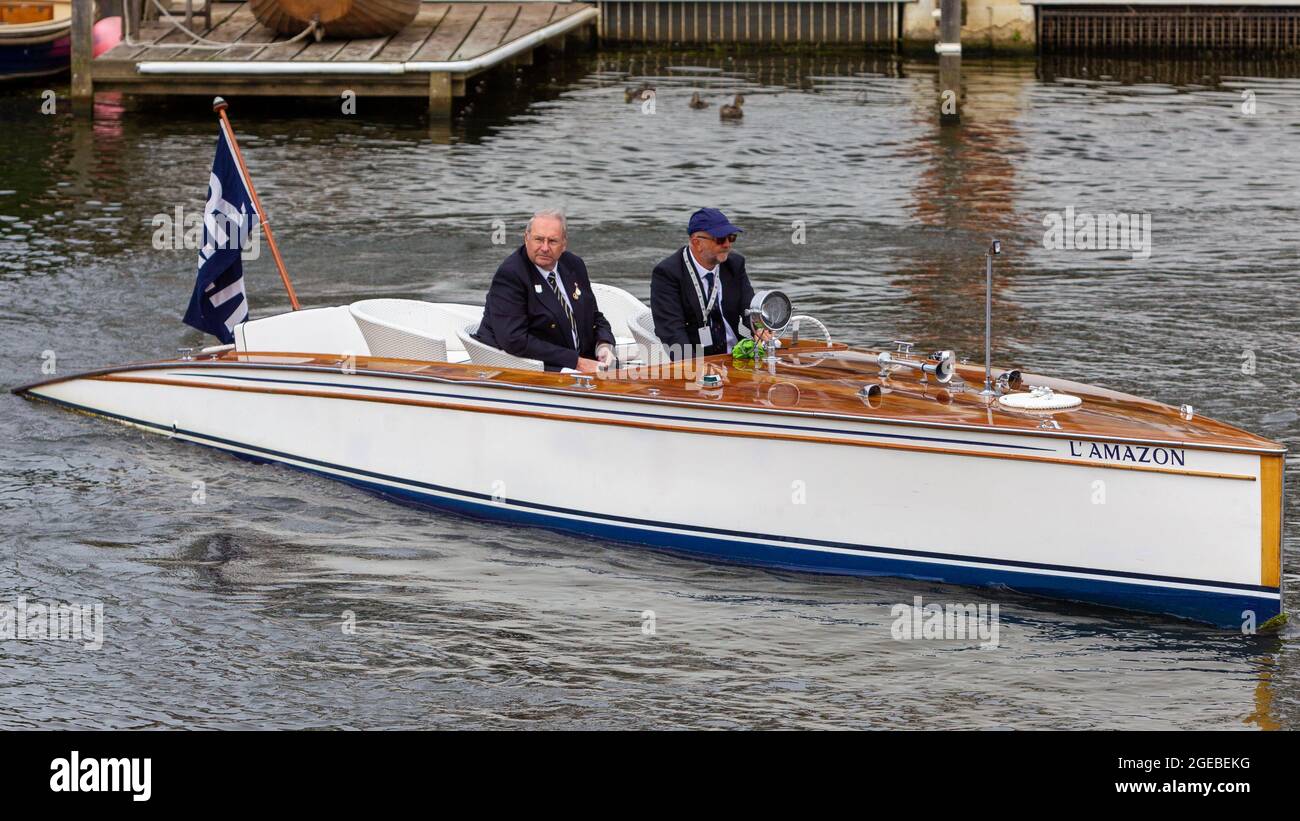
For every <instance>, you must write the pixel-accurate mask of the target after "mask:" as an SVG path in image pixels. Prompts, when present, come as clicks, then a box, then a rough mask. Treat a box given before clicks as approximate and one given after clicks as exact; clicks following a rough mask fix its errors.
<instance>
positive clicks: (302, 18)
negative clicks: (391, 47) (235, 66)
mask: <svg viewBox="0 0 1300 821" xmlns="http://www.w3.org/2000/svg"><path fill="white" fill-rule="evenodd" d="M420 2H421V0H249V5H250V6H251V7H252V9H253V14H254V15H255V16H256V17H257V21H258V22H259V23H261V24H262V25H264V26H266V27H267V28H270V29H273V30H274V31H276V32H278V33H279V34H291V35H292V34H298V33H300V32H302V31H303V30H304V29H306V28H307V26H308V25H310V23H311V22H312V20H313V19H314V20H316V21H317V22H318V24H319V25H320V27H321V30H322V31H323V32H324V34H325V36H326V37H331V38H334V39H340V38H342V39H348V38H352V37H386V36H388V35H390V34H396V33H397V32H399V31H401V30H402V29H404V28H406V26H408V25H410V23H411V21H412V20H414V19H415V15H416V12H418V11H419V10H420Z"/></svg>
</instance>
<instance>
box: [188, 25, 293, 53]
mask: <svg viewBox="0 0 1300 821" xmlns="http://www.w3.org/2000/svg"><path fill="white" fill-rule="evenodd" d="M277 37H278V35H277V34H276V33H275V32H274V31H272V30H271V29H269V28H267V27H266V26H264V25H262V24H261V23H258V24H257V25H255V26H253V27H252V28H250V29H248V30H246V31H245V32H244V34H243V36H242V37H240V38H239V39H238V40H237V41H235V42H234V43H231V44H230V48H226V49H222V50H221V51H213V50H209V51H208V56H207V57H204V58H202V59H204V60H250V59H252V58H253V57H254V56H256V55H257V53H258V52H259V51H261V50H262V48H263V47H264V46H266V45H267V44H268V43H270V42H272V41H274V40H275V39H276V38H277Z"/></svg>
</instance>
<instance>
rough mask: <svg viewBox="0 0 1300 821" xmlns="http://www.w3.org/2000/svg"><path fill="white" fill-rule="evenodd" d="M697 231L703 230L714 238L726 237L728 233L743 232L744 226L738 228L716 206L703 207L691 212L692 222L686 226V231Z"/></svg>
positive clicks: (690, 232)
mask: <svg viewBox="0 0 1300 821" xmlns="http://www.w3.org/2000/svg"><path fill="white" fill-rule="evenodd" d="M696 231H703V232H705V233H706V234H708V235H709V236H711V237H713V238H714V239H719V238H721V237H725V236H726V235H727V234H743V233H744V232H745V231H744V229H743V228H737V227H736V226H734V225H732V224H731V220H729V219H727V215H726V214H724V213H722V212H721V211H719V210H718V209H716V208H701V209H700V210H698V211H696V212H695V213H694V214H691V221H690V224H688V225H687V226H686V233H688V234H694V233H695V232H696Z"/></svg>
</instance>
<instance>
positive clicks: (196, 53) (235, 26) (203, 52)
mask: <svg viewBox="0 0 1300 821" xmlns="http://www.w3.org/2000/svg"><path fill="white" fill-rule="evenodd" d="M256 25H258V22H257V18H256V17H254V16H253V10H252V9H251V8H250V7H249V6H248V5H247V4H244V5H242V6H240V7H239V8H237V9H236V10H235V13H234V14H232V15H230V16H229V17H227V18H226V19H225V20H222V21H221V22H220V23H218V24H217V25H215V26H213V27H212V31H210V32H208V33H207V34H205V35H203V36H204V37H205V38H207V39H208V40H215V41H216V42H218V43H234V42H237V41H238V40H239V38H241V37H243V36H244V35H246V34H247V33H248V31H249V30H250V29H251V28H253V26H256ZM216 50H217V49H210V48H192V49H186V50H185V51H182V52H181V53H179V54H177V55H176V56H175V57H174V58H173V59H176V60H206V59H207V58H208V57H209V56H211V54H212V52H214V51H216Z"/></svg>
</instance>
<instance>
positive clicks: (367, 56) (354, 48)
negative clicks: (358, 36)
mask: <svg viewBox="0 0 1300 821" xmlns="http://www.w3.org/2000/svg"><path fill="white" fill-rule="evenodd" d="M392 39H393V36H392V35H390V36H388V37H367V38H365V39H363V40H349V41H348V43H347V45H345V46H344V47H343V50H342V51H340V52H339V53H338V54H335V55H334V60H335V61H336V62H340V63H351V62H356V61H362V60H373V59H374V58H375V55H376V54H378V53H379V52H380V51H381V50H382V49H383V48H384V46H385V45H387V44H388V42H389V41H391V40H392Z"/></svg>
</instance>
